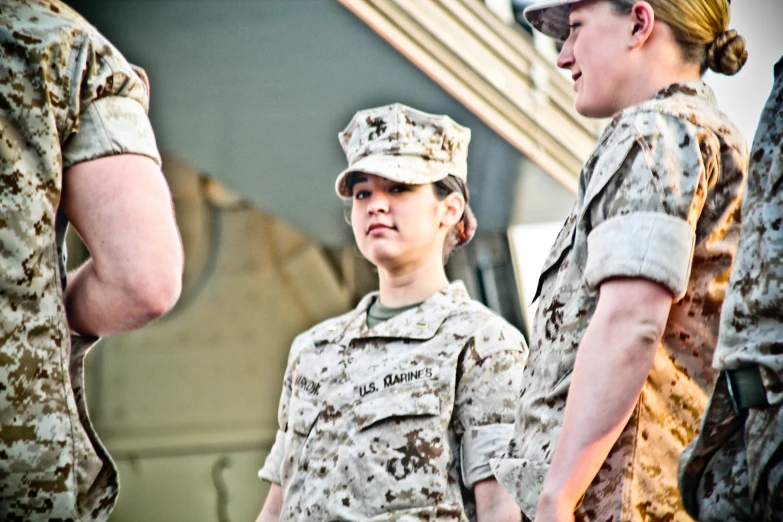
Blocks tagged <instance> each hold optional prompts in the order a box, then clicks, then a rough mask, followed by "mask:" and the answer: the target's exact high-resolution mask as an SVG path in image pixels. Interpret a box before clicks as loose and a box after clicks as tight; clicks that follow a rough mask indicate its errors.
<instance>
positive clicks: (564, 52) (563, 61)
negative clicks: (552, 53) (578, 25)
mask: <svg viewBox="0 0 783 522" xmlns="http://www.w3.org/2000/svg"><path fill="white" fill-rule="evenodd" d="M573 65H574V44H573V42H572V41H571V38H570V37H569V38H568V39H566V41H565V42H564V43H563V48H562V49H560V55H559V56H558V57H557V66H558V67H560V68H561V69H570V68H571V67H573Z"/></svg>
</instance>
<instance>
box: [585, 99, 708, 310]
mask: <svg viewBox="0 0 783 522" xmlns="http://www.w3.org/2000/svg"><path fill="white" fill-rule="evenodd" d="M614 134H615V135H616V136H612V137H610V139H609V140H607V143H606V144H605V147H604V149H603V150H602V151H601V152H600V156H599V158H598V160H597V161H596V163H595V168H594V170H593V174H592V176H591V179H590V182H589V185H588V187H587V189H586V191H585V193H586V196H585V203H584V206H583V209H584V210H583V212H584V213H585V214H586V215H587V217H588V218H589V221H590V223H591V227H592V229H591V230H590V232H589V235H588V238H587V248H588V256H587V261H586V264H585V273H584V278H585V283H586V286H587V288H588V290H590V291H592V292H596V291H597V290H598V287H599V286H600V284H601V282H603V281H604V280H606V279H608V278H611V277H641V278H645V279H649V280H652V281H655V282H657V283H659V284H661V285H663V286H665V287H666V288H668V289H669V291H671V293H672V295H673V296H674V297H675V299H681V298H682V297H683V296H684V295H685V290H686V287H687V283H688V278H689V277H690V270H691V261H692V259H693V252H694V247H695V242H696V224H697V222H698V220H699V216H700V215H701V212H702V210H703V208H704V204H705V198H706V194H707V191H708V187H710V186H712V185H714V184H715V182H716V180H717V176H718V175H719V171H720V159H719V150H720V148H719V143H718V139H717V137H716V136H715V135H714V134H712V133H710V132H707V131H704V130H703V129H700V128H699V127H697V126H696V125H694V124H692V123H690V122H687V121H684V120H681V119H678V118H675V117H672V116H667V115H663V114H660V113H651V114H642V115H637V116H636V117H635V118H634V119H633V120H632V121H627V122H625V123H624V124H623V125H620V126H619V127H618V130H616V131H615V132H614Z"/></svg>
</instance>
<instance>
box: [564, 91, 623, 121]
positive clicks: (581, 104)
mask: <svg viewBox="0 0 783 522" xmlns="http://www.w3.org/2000/svg"><path fill="white" fill-rule="evenodd" d="M574 109H576V112H578V113H579V114H581V115H582V116H584V117H585V118H596V119H601V118H611V117H612V116H614V115H615V114H616V113H617V112H618V111H617V110H614V109H613V108H610V107H606V106H604V105H601V104H597V103H591V102H590V101H589V100H584V99H583V98H582V97H581V96H579V97H577V99H576V102H574Z"/></svg>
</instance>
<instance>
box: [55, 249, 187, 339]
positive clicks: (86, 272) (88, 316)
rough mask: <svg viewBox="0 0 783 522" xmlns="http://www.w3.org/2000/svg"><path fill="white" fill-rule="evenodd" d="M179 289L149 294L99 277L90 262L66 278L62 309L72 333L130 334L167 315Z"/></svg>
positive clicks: (140, 287) (171, 286) (141, 287)
mask: <svg viewBox="0 0 783 522" xmlns="http://www.w3.org/2000/svg"><path fill="white" fill-rule="evenodd" d="M178 295H179V286H178V284H176V283H172V284H169V285H168V287H166V286H165V285H162V286H161V287H160V288H157V289H155V290H154V291H150V290H149V289H145V288H144V283H143V282H138V283H137V285H133V284H128V283H122V282H119V281H114V280H111V279H109V278H107V277H103V278H102V277H101V275H100V274H99V272H98V270H96V266H95V263H94V262H93V260H88V261H87V262H86V263H84V264H83V265H82V266H81V267H80V268H79V269H78V270H75V271H74V272H72V273H71V274H70V275H69V276H68V287H67V290H66V293H65V309H66V315H67V317H68V324H69V326H70V328H71V330H72V331H74V332H76V333H78V334H82V335H95V336H107V335H117V334H121V333H125V332H129V331H131V330H134V329H136V328H139V327H141V326H144V325H145V324H147V323H149V322H150V321H152V320H154V319H156V318H158V317H160V316H161V315H163V314H164V313H166V312H167V311H168V310H169V309H170V308H171V307H172V306H173V305H174V303H175V302H176V299H177V296H178Z"/></svg>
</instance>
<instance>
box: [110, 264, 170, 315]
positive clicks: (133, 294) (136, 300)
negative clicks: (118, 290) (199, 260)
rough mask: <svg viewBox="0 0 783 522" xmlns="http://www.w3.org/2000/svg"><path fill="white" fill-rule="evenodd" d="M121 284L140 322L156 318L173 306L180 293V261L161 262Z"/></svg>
mask: <svg viewBox="0 0 783 522" xmlns="http://www.w3.org/2000/svg"><path fill="white" fill-rule="evenodd" d="M123 286H124V287H125V288H126V295H127V296H128V299H129V301H130V302H131V303H133V308H134V309H135V310H136V315H137V316H138V317H139V318H140V319H141V320H142V322H144V323H146V322H149V321H153V320H155V319H158V318H159V317H162V316H163V315H165V314H166V313H168V312H169V311H170V310H171V309H172V308H174V305H175V304H177V301H178V300H179V297H180V295H181V293H182V262H181V260H176V259H172V260H170V261H169V262H168V263H161V264H159V265H157V266H156V267H155V268H154V269H150V270H146V271H145V272H144V274H143V275H138V274H137V277H134V278H132V280H131V279H129V280H126V282H125V284H124V285H123Z"/></svg>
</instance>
